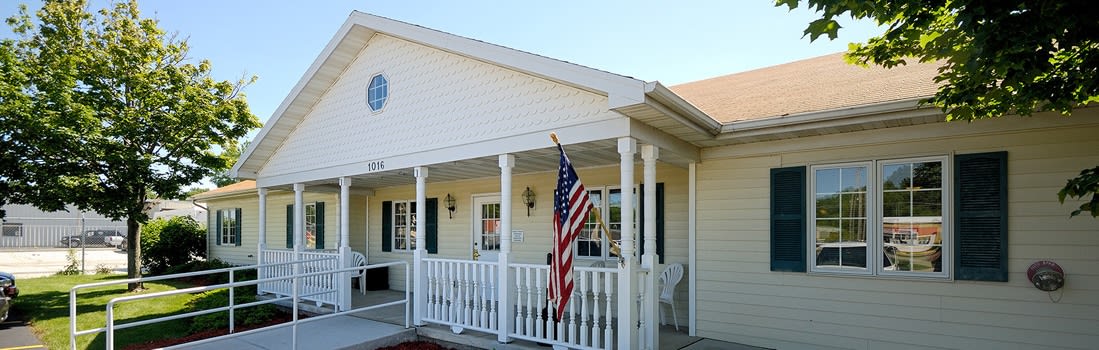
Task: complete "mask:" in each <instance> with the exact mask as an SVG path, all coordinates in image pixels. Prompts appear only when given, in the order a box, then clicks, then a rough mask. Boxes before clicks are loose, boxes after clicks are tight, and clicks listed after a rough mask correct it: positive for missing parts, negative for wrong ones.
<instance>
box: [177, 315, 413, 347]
mask: <svg viewBox="0 0 1099 350" xmlns="http://www.w3.org/2000/svg"><path fill="white" fill-rule="evenodd" d="M292 331H293V330H292V327H289V326H287V327H280V328H276V329H265V330H260V331H258V332H255V333H251V334H246V335H243V336H233V337H225V338H222V339H219V340H215V341H212V342H209V343H204V344H198V345H190V344H184V345H182V346H180V347H177V348H174V349H202V350H206V349H209V350H221V349H233V350H260V349H267V350H276V349H278V350H282V349H294V346H293V337H292ZM415 339H416V329H414V328H409V329H405V328H404V327H402V326H397V325H392V324H388V323H383V322H378V321H372V320H367V319H363V318H359V317H353V316H346V315H343V316H335V317H331V318H326V319H323V320H316V321H309V320H308V319H306V322H304V323H299V324H298V346H297V348H298V349H376V348H380V347H385V346H390V345H396V344H400V343H403V342H406V341H411V340H415Z"/></svg>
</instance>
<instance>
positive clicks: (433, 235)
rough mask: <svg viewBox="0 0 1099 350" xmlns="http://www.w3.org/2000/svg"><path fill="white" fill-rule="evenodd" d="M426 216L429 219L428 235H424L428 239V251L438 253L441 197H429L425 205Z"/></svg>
mask: <svg viewBox="0 0 1099 350" xmlns="http://www.w3.org/2000/svg"><path fill="white" fill-rule="evenodd" d="M424 210H427V212H426V213H424V216H425V217H426V219H427V225H426V226H427V237H424V238H425V240H426V241H427V253H428V254H438V253H439V199H438V198H428V199H427V205H424Z"/></svg>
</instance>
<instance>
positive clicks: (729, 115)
mask: <svg viewBox="0 0 1099 350" xmlns="http://www.w3.org/2000/svg"><path fill="white" fill-rule="evenodd" d="M843 55H844V53H842V52H840V53H835V54H830V55H825V56H820V57H814V58H810V59H805V60H801V61H795V62H790V63H785V64H780V65H777V66H771V67H765V68H761V69H756V70H751V71H747V72H741V73H734V74H729V75H724V76H719V77H714V78H710V79H704V80H699V81H695V82H690V83H685V84H681V85H676V86H672V87H670V89H671V90H672V91H674V92H675V93H676V94H678V95H680V96H681V97H683V98H684V99H685V100H687V101H688V102H690V103H692V104H694V105H695V107H698V108H699V109H701V110H702V111H703V112H706V114H708V115H710V116H711V117H713V118H714V119H717V121H719V122H721V123H731V122H735V121H741V120H751V119H763V118H770V117H779V116H784V115H790V114H798V113H805V112H815V111H824V110H831V109H837V108H843V107H854V106H860V105H867V104H875V103H882V102H890V101H899V100H907V99H912V98H922V97H929V96H931V95H934V94H935V91H936V90H937V89H938V86H939V84H936V83H935V82H934V80H933V78H934V77H935V76H936V75H938V67H939V65H938V64H934V63H914V61H912V62H910V63H909V64H907V65H903V66H897V67H894V68H891V69H886V68H882V67H878V66H870V67H860V66H856V65H851V64H848V63H847V62H846V61H844V59H843Z"/></svg>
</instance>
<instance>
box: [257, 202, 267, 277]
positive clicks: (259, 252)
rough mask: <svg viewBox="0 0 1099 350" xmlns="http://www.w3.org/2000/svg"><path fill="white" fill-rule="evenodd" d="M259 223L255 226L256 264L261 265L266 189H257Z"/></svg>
mask: <svg viewBox="0 0 1099 350" xmlns="http://www.w3.org/2000/svg"><path fill="white" fill-rule="evenodd" d="M257 216H258V217H257V219H258V220H259V222H258V223H257V225H256V228H257V230H258V231H259V238H256V240H257V242H256V249H257V250H256V264H257V265H259V264H263V263H264V261H263V250H264V249H267V188H263V187H261V188H259V214H258V215H257Z"/></svg>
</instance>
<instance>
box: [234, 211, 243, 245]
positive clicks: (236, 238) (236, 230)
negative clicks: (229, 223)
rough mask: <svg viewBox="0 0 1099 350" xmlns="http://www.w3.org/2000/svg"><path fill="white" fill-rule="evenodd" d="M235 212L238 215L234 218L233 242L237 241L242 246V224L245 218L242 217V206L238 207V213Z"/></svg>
mask: <svg viewBox="0 0 1099 350" xmlns="http://www.w3.org/2000/svg"><path fill="white" fill-rule="evenodd" d="M235 214H236V217H235V218H234V219H233V242H235V244H236V245H237V246H240V241H241V236H240V225H241V222H243V221H244V219H243V218H241V210H240V208H236V213H235Z"/></svg>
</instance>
